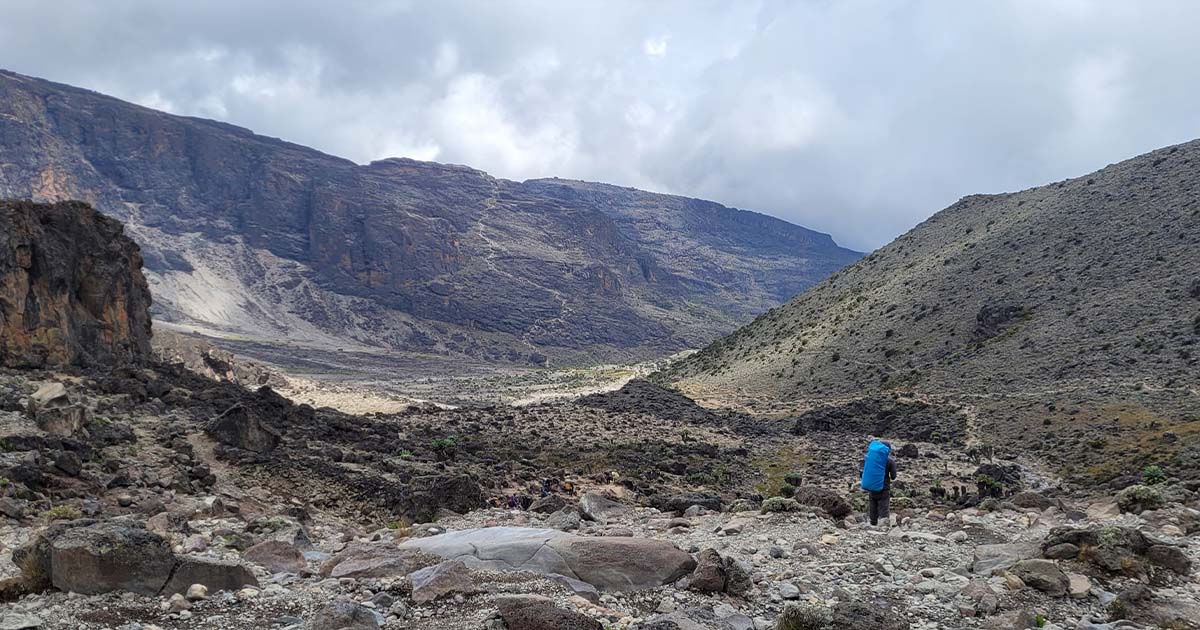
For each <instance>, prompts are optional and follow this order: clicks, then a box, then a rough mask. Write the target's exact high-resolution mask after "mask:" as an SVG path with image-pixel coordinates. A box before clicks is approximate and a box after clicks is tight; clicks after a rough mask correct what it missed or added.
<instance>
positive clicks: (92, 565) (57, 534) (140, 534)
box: [26, 520, 175, 595]
mask: <svg viewBox="0 0 1200 630" xmlns="http://www.w3.org/2000/svg"><path fill="white" fill-rule="evenodd" d="M33 546H34V549H33V550H31V552H32V553H33V554H34V555H36V556H37V560H36V562H37V564H39V565H40V567H41V570H42V571H44V572H45V573H44V575H45V576H46V577H47V578H48V581H49V584H50V585H51V586H53V587H54V588H57V589H59V590H63V591H71V592H75V593H82V594H85V595H94V594H97V593H107V592H109V591H130V592H133V593H138V594H141V595H157V594H158V593H159V592H160V591H161V590H162V589H163V586H164V585H165V584H166V582H167V579H168V578H170V576H171V572H172V571H173V570H174V569H175V556H174V554H172V553H171V546H170V544H169V543H167V541H166V540H164V539H163V538H162V537H161V536H159V535H158V534H155V533H153V532H151V531H149V530H147V529H146V528H145V527H143V526H142V525H140V524H138V523H134V522H131V521H99V522H97V521H86V520H83V521H72V522H70V523H66V524H64V525H63V526H52V527H50V528H48V529H47V530H46V531H45V532H43V534H42V538H41V540H38V541H34V542H33ZM26 566H28V565H26ZM27 577H29V576H27Z"/></svg>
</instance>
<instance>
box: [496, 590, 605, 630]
mask: <svg viewBox="0 0 1200 630" xmlns="http://www.w3.org/2000/svg"><path fill="white" fill-rule="evenodd" d="M495 606H496V608H497V609H498V610H499V614H500V618H501V619H503V620H504V624H505V626H506V627H507V630H602V629H603V627H604V626H602V625H600V622H599V621H596V620H595V619H592V618H591V617H588V616H587V615H584V614H581V613H577V612H574V611H570V610H564V609H562V608H558V607H557V606H555V605H554V602H553V601H552V600H550V599H548V598H545V597H539V596H536V595H505V596H501V597H498V598H497V599H496V601H495Z"/></svg>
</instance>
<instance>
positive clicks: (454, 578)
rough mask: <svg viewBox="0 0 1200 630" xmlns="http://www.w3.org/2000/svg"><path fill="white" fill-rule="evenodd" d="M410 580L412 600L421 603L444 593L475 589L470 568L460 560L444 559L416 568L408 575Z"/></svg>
mask: <svg viewBox="0 0 1200 630" xmlns="http://www.w3.org/2000/svg"><path fill="white" fill-rule="evenodd" d="M408 579H409V581H411V582H412V598H413V601H414V602H417V603H418V604H423V603H425V602H431V601H434V600H436V599H439V598H441V597H445V596H446V595H453V594H456V593H463V594H469V593H474V592H475V591H476V586H475V578H474V576H472V575H471V570H470V569H468V568H467V565H465V564H463V563H462V561H460V560H446V561H445V562H441V563H439V564H435V565H433V566H431V567H425V568H424V569H418V570H417V571H413V572H412V573H410V574H409V575H408Z"/></svg>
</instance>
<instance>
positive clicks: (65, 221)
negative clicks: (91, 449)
mask: <svg viewBox="0 0 1200 630" xmlns="http://www.w3.org/2000/svg"><path fill="white" fill-rule="evenodd" d="M0 135H2V134H0ZM0 144H2V143H0ZM141 268H142V257H141V253H140V251H139V249H138V246H137V245H135V244H134V242H133V241H131V240H129V238H127V237H126V236H125V234H124V228H123V227H122V225H121V223H120V222H118V221H115V220H113V219H110V218H108V217H106V216H103V215H101V214H100V213H98V212H96V211H95V210H93V209H92V208H91V207H90V206H88V205H87V204H85V203H81V202H64V203H56V204H49V205H48V204H37V203H30V202H21V201H16V202H14V201H0V365H4V366H8V367H35V368H51V367H64V366H71V365H75V366H92V365H106V366H111V365H115V364H119V363H129V362H136V361H141V360H143V359H145V358H146V357H148V356H149V353H150V311H149V309H150V290H149V289H148V288H147V285H146V279H145V278H144V277H142V270H141Z"/></svg>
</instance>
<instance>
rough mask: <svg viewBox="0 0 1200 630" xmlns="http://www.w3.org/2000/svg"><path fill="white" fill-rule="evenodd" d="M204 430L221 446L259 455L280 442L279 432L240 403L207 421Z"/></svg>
mask: <svg viewBox="0 0 1200 630" xmlns="http://www.w3.org/2000/svg"><path fill="white" fill-rule="evenodd" d="M204 430H205V432H206V433H208V435H209V437H211V438H212V439H214V440H216V441H218V442H220V443H221V444H224V445H226V446H232V447H235V448H240V449H242V450H245V451H251V452H253V453H260V454H261V453H269V452H271V451H273V450H275V447H276V446H278V445H279V440H280V433H279V431H277V430H276V429H275V428H274V427H272V426H270V425H268V424H267V423H265V422H263V421H262V420H260V419H259V418H258V416H257V415H255V414H251V413H249V411H248V410H247V408H246V406H244V405H242V404H241V403H238V404H236V405H233V406H232V407H230V408H228V409H226V410H225V411H223V412H222V413H221V415H219V416H217V417H215V418H213V419H212V420H209V421H208V426H206V427H205V429H204Z"/></svg>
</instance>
